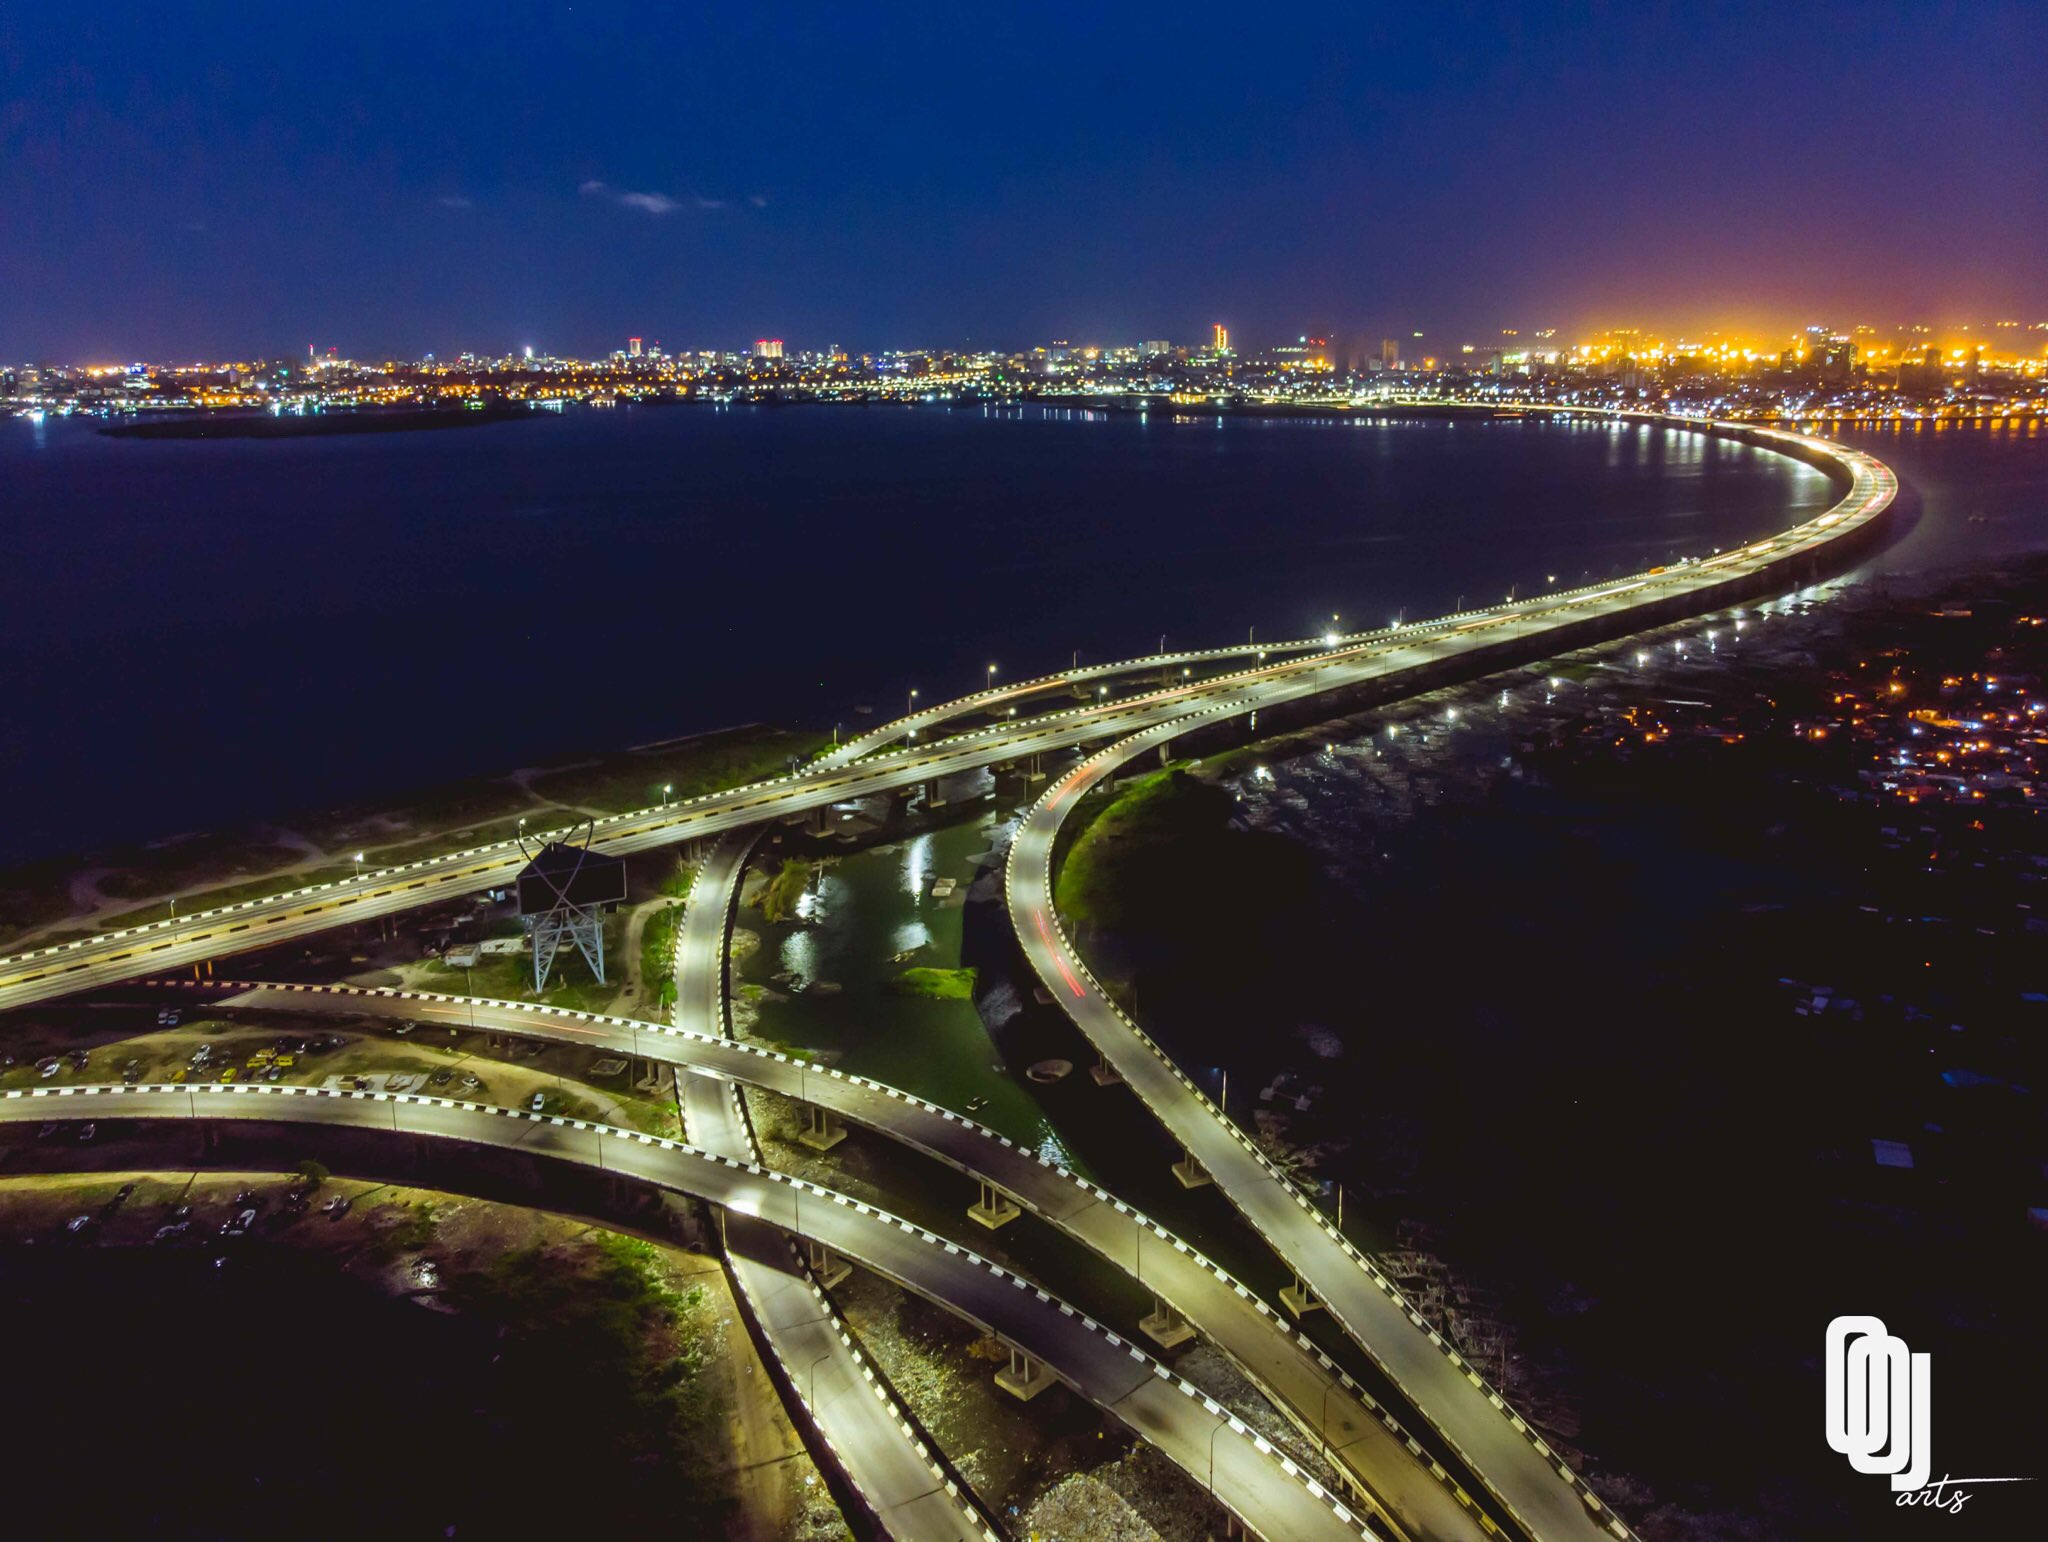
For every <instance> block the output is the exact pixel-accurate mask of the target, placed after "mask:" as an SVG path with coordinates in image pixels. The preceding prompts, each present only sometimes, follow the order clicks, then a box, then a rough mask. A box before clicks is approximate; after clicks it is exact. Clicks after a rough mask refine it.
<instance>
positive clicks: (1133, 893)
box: [1053, 766, 1228, 926]
mask: <svg viewBox="0 0 2048 1542" xmlns="http://www.w3.org/2000/svg"><path fill="white" fill-rule="evenodd" d="M1219 803H1221V804H1227V803H1228V798H1227V797H1226V796H1225V795H1224V794H1223V793H1222V792H1220V791H1219V790H1217V789H1215V788H1212V787H1208V786H1206V785H1204V784H1203V783H1201V782H1198V781H1196V780H1195V779H1194V778H1193V777H1191V776H1189V775H1188V774H1187V772H1186V770H1185V769H1184V768H1182V767H1180V766H1173V767H1170V768H1168V769H1167V770H1164V771H1155V772H1153V773H1152V774H1151V775H1150V776H1145V777H1140V778H1139V779H1138V780H1137V781H1135V782H1130V783H1126V784H1125V786H1124V788H1123V789H1122V790H1121V791H1119V792H1113V793H1112V794H1111V796H1110V797H1109V798H1107V799H1097V800H1095V801H1093V802H1092V803H1091V804H1089V805H1088V806H1086V807H1084V808H1083V809H1082V811H1081V812H1080V814H1078V815H1076V816H1074V817H1073V818H1072V819H1070V820H1069V827H1070V828H1069V830H1067V831H1065V832H1062V834H1063V835H1064V836H1065V839H1066V842H1067V846H1066V852H1065V855H1064V857H1063V858H1062V859H1061V861H1060V864H1059V871H1058V874H1057V876H1056V878H1055V880H1054V885H1053V902H1054V903H1055V904H1056V905H1057V906H1058V907H1059V911H1060V914H1061V915H1062V916H1064V917H1066V919H1067V920H1068V921H1069V922H1080V923H1083V924H1092V925H1106V926H1115V925H1117V924H1118V923H1119V922H1121V921H1125V920H1128V919H1131V913H1132V912H1133V911H1134V910H1137V909H1139V908H1140V907H1142V906H1143V905H1144V904H1145V903H1146V902H1148V901H1150V900H1152V899H1154V898H1156V897H1158V896H1157V895H1156V893H1155V890H1156V887H1157V885H1156V883H1155V882H1154V881H1152V880H1153V879H1154V878H1155V877H1160V878H1163V877H1165V876H1166V874H1165V873H1164V872H1161V871H1158V870H1160V869H1171V870H1173V871H1174V873H1175V874H1176V875H1179V874H1182V873H1184V874H1185V875H1186V876H1187V877H1189V878H1191V879H1193V880H1194V881H1195V882H1196V883H1197V884H1201V883H1202V882H1203V881H1204V876H1205V875H1203V874H1202V873H1200V872H1199V871H1198V870H1192V871H1191V870H1190V867H1191V864H1189V863H1187V862H1185V861H1183V860H1181V859H1182V858H1184V857H1185V856H1186V855H1187V853H1186V851H1185V850H1184V847H1185V845H1186V844H1187V843H1188V842H1191V841H1192V842H1199V841H1200V840H1201V839H1202V838H1203V837H1205V836H1209V835H1212V834H1213V833H1214V832H1215V831H1216V830H1217V829H1218V828H1220V826H1221V824H1222V820H1221V819H1220V818H1218V817H1217V816H1218V814H1219V808H1218V804H1219ZM1220 812H1222V814H1223V817H1225V818H1227V817H1228V814H1227V809H1226V810H1221V811H1220Z"/></svg>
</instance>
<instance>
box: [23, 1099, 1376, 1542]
mask: <svg viewBox="0 0 2048 1542" xmlns="http://www.w3.org/2000/svg"><path fill="white" fill-rule="evenodd" d="M54 1119H94V1120H110V1119H145V1120H183V1119H200V1120H206V1119H220V1120H235V1121H256V1122H262V1123H267V1124H303V1123H321V1124H336V1125H346V1126H350V1127H354V1128H361V1129H370V1130H390V1131H392V1132H393V1133H395V1134H400V1135H405V1136H421V1135H424V1136H431V1137H435V1138H439V1139H447V1140H454V1141H462V1142H466V1143H469V1144H472V1145H481V1146H487V1147H493V1148H497V1149H503V1150H512V1151H517V1152H521V1153H523V1154H527V1155H533V1156H544V1157H548V1158H552V1159H555V1160H559V1161H565V1162H572V1163H577V1164H580V1165H583V1166H588V1167H595V1168H598V1169H600V1170H602V1171H604V1172H607V1173H612V1174H615V1175H618V1176H622V1177H626V1178H631V1179H637V1180H639V1181H642V1182H647V1183H653V1184H657V1185H659V1186H661V1187H663V1188H667V1189H671V1190H674V1191H676V1192H679V1193H686V1194H692V1195H695V1196H696V1197H698V1198H700V1199H704V1200H708V1201H710V1202H711V1203H713V1204H716V1205H720V1206H722V1207H724V1209H725V1210H726V1211H728V1212H729V1213H731V1214H734V1215H750V1216H758V1217H759V1218H761V1219H762V1220H763V1221H765V1222H767V1223H768V1224H770V1225H773V1226H775V1227H778V1228H780V1229H781V1230H783V1231H786V1232H788V1233H790V1234H792V1235H794V1236H797V1237H800V1238H807V1239H815V1240H816V1241H818V1242H821V1243H823V1244H824V1245H825V1246H826V1247H828V1248H830V1249H831V1250H832V1251H833V1252H835V1253H838V1254H840V1255H842V1256H843V1257H845V1258H847V1259H850V1260H852V1261H854V1262H856V1263H859V1264H862V1265H863V1266H865V1267H867V1268H869V1269H872V1270H874V1271H875V1272H876V1273H877V1274H880V1275H882V1276H884V1277H885V1278H887V1279H890V1280H893V1281H895V1282H896V1283H897V1284H898V1285H901V1286H903V1287H904V1288H905V1289H907V1290H912V1291H915V1292H917V1293H918V1294H919V1295H921V1296H924V1297H925V1298H926V1299H928V1300H931V1301H933V1302H935V1303H937V1304H938V1305H940V1306H943V1307H946V1308H947V1309H948V1310H951V1311H953V1312H955V1313H957V1314H958V1315H960V1316H962V1317H965V1318H967V1319H968V1320H969V1321H971V1322H973V1323H975V1324H976V1325H978V1326H979V1327H981V1328H982V1329H983V1330H984V1331H985V1332H988V1333H991V1334H993V1335H995V1336H997V1337H998V1338H1001V1339H1002V1340H1004V1341H1005V1342H1007V1343H1009V1344H1011V1345H1014V1346H1015V1347H1016V1348H1018V1349H1019V1350H1021V1351H1022V1352H1023V1353H1025V1354H1027V1355H1029V1356H1031V1357H1032V1358H1033V1359H1035V1360H1036V1361H1038V1362H1039V1363H1040V1364H1042V1365H1043V1366H1045V1367H1046V1368H1047V1369H1048V1370H1050V1371H1051V1372H1052V1373H1053V1374H1055V1375H1056V1376H1058V1377H1059V1379H1060V1380H1062V1381H1064V1382H1066V1383H1067V1385H1069V1386H1070V1387H1072V1388H1073V1389H1074V1390H1075V1391H1076V1392H1077V1393H1079V1394H1080V1395H1081V1396H1083V1397H1085V1398H1087V1399H1088V1400H1089V1401H1091V1402H1093V1403H1095V1404H1096V1405H1097V1406H1099V1407H1101V1408H1103V1409H1106V1410H1107V1411H1109V1412H1111V1413H1113V1414H1115V1415H1116V1417H1117V1418H1118V1419H1120V1420H1121V1421H1122V1422H1123V1423H1124V1424H1125V1425H1127V1426H1128V1427H1129V1428H1130V1429H1131V1430H1132V1431H1133V1433H1135V1434H1136V1435H1138V1436H1139V1437H1140V1438H1142V1439H1144V1440H1146V1441H1148V1442H1149V1443H1150V1444H1152V1445H1153V1446H1155V1447H1157V1448H1158V1449H1159V1450H1160V1451H1161V1452H1162V1453H1163V1454H1164V1455H1166V1456H1167V1457H1168V1458H1170V1459H1171V1460H1172V1461H1173V1462H1174V1463H1175V1464H1176V1465H1178V1466H1179V1467H1180V1468H1181V1470H1182V1471H1183V1472H1185V1473H1187V1474H1188V1475H1189V1476H1190V1477H1191V1478H1192V1479H1193V1480H1194V1482H1195V1483H1196V1484H1197V1485H1198V1486H1199V1487H1202V1488H1205V1489H1207V1490H1208V1491H1209V1492H1210V1494H1211V1495H1212V1496H1214V1498H1215V1500H1216V1502H1217V1503H1218V1504H1219V1505H1221V1506H1223V1507H1224V1508H1226V1509H1227V1510H1229V1511H1230V1512H1232V1513H1233V1514H1235V1515H1237V1516H1239V1517H1241V1518H1243V1519H1244V1520H1246V1521H1248V1522H1249V1523H1250V1524H1251V1526H1252V1527H1253V1529H1254V1530H1255V1531H1257V1532H1259V1533H1260V1534H1262V1535H1264V1536H1267V1537H1274V1538H1279V1537H1287V1538H1303V1539H1315V1538H1329V1539H1332V1542H1335V1539H1339V1538H1347V1537H1349V1538H1356V1537H1359V1536H1370V1535H1372V1533H1371V1532H1369V1531H1366V1530H1365V1529H1364V1525H1363V1522H1362V1521H1361V1520H1360V1519H1359V1518H1358V1517H1356V1516H1354V1515H1353V1514H1352V1513H1351V1512H1350V1510H1349V1509H1347V1508H1346V1507H1345V1506H1344V1505H1343V1504H1342V1503H1341V1502H1340V1501H1338V1500H1337V1499H1335V1498H1334V1497H1333V1496H1331V1495H1329V1494H1327V1493H1325V1492H1324V1490H1323V1489H1322V1488H1321V1487H1320V1485H1318V1484H1316V1483H1315V1482H1314V1481H1313V1480H1312V1479H1310V1478H1308V1477H1307V1476H1306V1475H1305V1474H1303V1473H1302V1472H1301V1471H1300V1470H1299V1469H1298V1468H1296V1467H1295V1465H1294V1464H1293V1463H1292V1462H1291V1461H1289V1460H1288V1459H1287V1458H1286V1457H1285V1456H1283V1455H1281V1454H1280V1453H1279V1452H1277V1451H1275V1450H1274V1449H1273V1447H1272V1446H1271V1444H1270V1443H1268V1442H1267V1441H1266V1440H1265V1438H1264V1437H1263V1436H1261V1435H1259V1434H1257V1433H1256V1432H1255V1431H1253V1430H1251V1429H1250V1428H1248V1427H1247V1426H1246V1425H1244V1424H1243V1422H1242V1421H1240V1420H1238V1419H1237V1418H1236V1417H1235V1416H1234V1415H1232V1414H1230V1413H1229V1411H1228V1410H1226V1409H1224V1408H1221V1407H1220V1406H1218V1405H1217V1404H1215V1403H1214V1402H1213V1401H1211V1400H1209V1399H1208V1398H1207V1397H1206V1396H1205V1395H1204V1394H1202V1393H1201V1392H1200V1391H1199V1390H1197V1389H1196V1388H1195V1387H1194V1386H1193V1385H1192V1384H1190V1383H1188V1382H1186V1381H1184V1380H1182V1379H1181V1378H1179V1377H1177V1376H1175V1375H1174V1374H1173V1373H1172V1372H1171V1371H1170V1370H1168V1369H1167V1368H1166V1367H1165V1366H1163V1365H1161V1364H1160V1363H1159V1362H1158V1361H1156V1360H1154V1359H1152V1358H1151V1357H1150V1356H1149V1355H1147V1354H1145V1353H1144V1352H1143V1351H1142V1350H1140V1349H1139V1348H1138V1347H1137V1346H1135V1345H1133V1344H1131V1343H1129V1342H1127V1341H1126V1340H1124V1339H1122V1338H1121V1337H1119V1336H1118V1335H1116V1334H1114V1333H1112V1332H1110V1331H1109V1330H1108V1329H1106V1328H1104V1327H1102V1326H1101V1325H1100V1324H1098V1323H1096V1322H1095V1321H1093V1320H1092V1319H1090V1318H1088V1317H1087V1316H1085V1315H1083V1314H1082V1313H1080V1312H1077V1311H1075V1310H1074V1308H1073V1307H1071V1306H1069V1305H1067V1304H1066V1303H1065V1302H1063V1301H1061V1300H1059V1299H1058V1298H1057V1297H1055V1296H1052V1295H1050V1294H1049V1293H1047V1292H1046V1291H1043V1290H1041V1289H1039V1288H1037V1287H1036V1286H1034V1285H1032V1284H1031V1283H1030V1282H1029V1281H1028V1280H1026V1279H1024V1278H1023V1277H1022V1276H1021V1275H1018V1274H1015V1273H1013V1272H1012V1271H1010V1270H1007V1269H1004V1268H1003V1267H1001V1266H1000V1265H997V1264H993V1263H990V1262H989V1261H988V1260H987V1259H984V1258H982V1257H980V1256H979V1255H977V1254H974V1253H971V1252H969V1251H968V1250H966V1249H965V1248H962V1247H960V1246H959V1245H957V1244H956V1243H953V1242H949V1241H947V1240H946V1239H945V1238H943V1237H939V1236H937V1235H935V1234H934V1233H931V1232H927V1231H923V1230H921V1229H920V1228H918V1227H916V1226H913V1225H911V1224H910V1223H909V1222H907V1221H903V1220H900V1219H898V1218H897V1217H895V1216H892V1215H890V1214H888V1213H887V1212H885V1211H881V1210H877V1209H876V1208H874V1207H873V1206H871V1205H867V1204H864V1203H862V1202H860V1201H858V1200H853V1199H849V1198H847V1197H846V1196H844V1195H841V1194H837V1193H835V1192H833V1191H832V1190H830V1189H825V1188H822V1187H820V1186H818V1185H816V1184H812V1183H807V1182H805V1181H803V1180H801V1179H796V1178H789V1177H786V1176H784V1175H782V1174H779V1173H773V1172H768V1171H765V1170H763V1169H761V1168H759V1167H757V1166H753V1165H751V1164H747V1163H740V1162H735V1161H732V1160H730V1159H728V1158H724V1157H718V1156H714V1155H712V1154H710V1153H709V1152H705V1151H700V1150H697V1149H696V1148H695V1147H691V1146H686V1145H682V1144H680V1143H678V1142H676V1141H671V1140H665V1139H662V1138H660V1137H658V1136H652V1135H643V1134H640V1133H639V1132H637V1131H627V1130H618V1129H613V1128H610V1127H607V1126H603V1125H596V1124H591V1123H589V1122H587V1121H584V1120H572V1119H562V1118H559V1117H552V1116H549V1115H543V1114H531V1113H526V1112H522V1111H519V1110H513V1109H503V1108H492V1107H487V1106H484V1105H480V1104H473V1103H460V1102H457V1101H455V1100H453V1099H449V1098H434V1097H417V1096H412V1095H408V1094H397V1095H394V1094H390V1093H353V1092H334V1091H330V1090H328V1089H326V1088H314V1087H290V1086H266V1085H258V1086H219V1085H208V1086H205V1087H197V1088H192V1087H177V1086H137V1087H69V1088H47V1089H45V1088H37V1089H32V1090H28V1091H10V1092H6V1093H0V1120H10V1121H15V1122H38V1121H43V1120H54Z"/></svg>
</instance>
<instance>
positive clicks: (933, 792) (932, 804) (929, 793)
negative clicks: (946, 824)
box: [924, 776, 946, 808]
mask: <svg viewBox="0 0 2048 1542" xmlns="http://www.w3.org/2000/svg"><path fill="white" fill-rule="evenodd" d="M924 806H925V807H926V808H944V807H945V806H946V800H945V799H944V798H942V797H940V796H939V779H938V778H937V777H935V776H934V777H929V778H927V779H926V781H925V783H924Z"/></svg>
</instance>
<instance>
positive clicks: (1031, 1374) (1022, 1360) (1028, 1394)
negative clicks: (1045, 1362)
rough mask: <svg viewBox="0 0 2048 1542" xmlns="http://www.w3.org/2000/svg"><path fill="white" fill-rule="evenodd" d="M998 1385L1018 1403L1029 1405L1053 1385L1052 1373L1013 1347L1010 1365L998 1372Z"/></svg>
mask: <svg viewBox="0 0 2048 1542" xmlns="http://www.w3.org/2000/svg"><path fill="white" fill-rule="evenodd" d="M996 1385H997V1386H999V1387H1001V1388H1002V1389H1003V1390H1004V1391H1005V1392H1007V1393H1009V1394H1010V1396H1012V1397H1014V1398H1015V1399H1017V1401H1018V1402H1020V1403H1028V1402H1030V1401H1031V1400H1032V1399H1033V1398H1035V1397H1037V1396H1038V1394H1039V1393H1041V1392H1043V1391H1044V1390H1045V1389H1046V1388H1047V1387H1049V1386H1051V1385H1052V1373H1051V1372H1050V1371H1048V1370H1046V1368H1045V1367H1044V1366H1042V1365H1040V1364H1039V1363H1038V1362H1037V1361H1036V1360H1034V1359H1032V1358H1031V1357H1030V1356H1029V1355H1027V1354H1025V1353H1024V1351H1023V1350H1021V1349H1018V1348H1016V1347H1015V1346H1014V1345H1013V1346H1012V1347H1011V1349H1010V1363H1009V1364H1008V1365H1007V1366H1005V1367H1004V1368H1003V1369H1002V1370H1000V1371H997V1372H996Z"/></svg>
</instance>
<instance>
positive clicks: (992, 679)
mask: <svg viewBox="0 0 2048 1542" xmlns="http://www.w3.org/2000/svg"><path fill="white" fill-rule="evenodd" d="M995 683H996V667H995V665H993V664H991V665H989V667H988V685H987V686H985V687H984V689H987V690H993V689H994V688H995Z"/></svg>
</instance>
